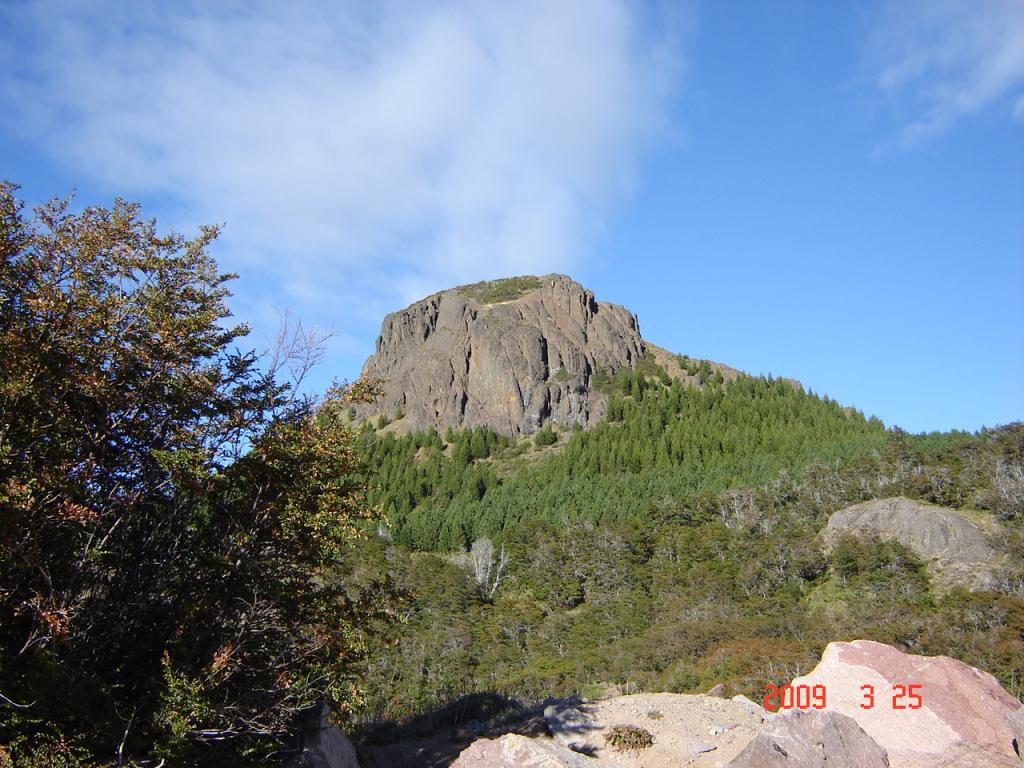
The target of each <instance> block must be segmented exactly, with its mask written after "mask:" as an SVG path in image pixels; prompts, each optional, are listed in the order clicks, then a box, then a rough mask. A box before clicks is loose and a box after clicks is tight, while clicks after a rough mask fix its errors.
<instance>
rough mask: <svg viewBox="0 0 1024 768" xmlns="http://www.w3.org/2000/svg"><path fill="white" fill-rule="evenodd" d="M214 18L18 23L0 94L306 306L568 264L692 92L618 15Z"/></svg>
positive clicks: (239, 7)
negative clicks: (387, 286) (675, 96)
mask: <svg viewBox="0 0 1024 768" xmlns="http://www.w3.org/2000/svg"><path fill="white" fill-rule="evenodd" d="M215 7H216V8H217V10H213V8H215ZM225 7H228V6H221V5H218V4H205V3H198V2H196V3H157V2H153V3H113V2H110V3H107V2H93V3H89V4H82V3H80V2H76V1H75V0H63V1H57V2H49V3H33V4H25V5H22V6H16V7H15V8H14V9H11V8H10V7H9V8H8V10H7V12H6V13H7V16H6V18H4V19H2V21H5V22H7V24H8V29H9V30H10V31H9V33H8V34H9V35H10V34H14V35H17V37H18V38H19V39H20V40H23V41H25V42H24V43H23V45H22V50H21V53H19V54H18V55H17V58H18V65H17V67H16V68H13V69H8V71H9V72H11V73H12V74H10V75H9V76H8V77H7V79H6V82H4V81H2V80H0V94H2V95H3V98H4V101H5V102H6V103H7V104H9V105H10V106H11V109H10V111H9V115H10V116H11V120H12V122H15V121H16V122H17V123H19V124H20V125H22V126H23V127H24V128H25V130H26V131H28V132H30V133H31V135H33V136H35V137H37V138H38V141H40V142H41V143H42V144H43V145H44V146H45V147H46V148H47V149H48V150H49V151H50V152H51V153H52V154H53V156H54V157H55V158H57V159H59V160H60V161H62V162H65V163H67V164H68V165H69V166H70V168H71V169H72V170H73V171H74V172H76V173H83V174H88V175H89V177H90V178H93V179H96V180H98V181H100V182H101V183H103V184H105V185H107V186H108V187H109V188H111V189H112V190H114V191H116V192H119V193H123V194H125V195H126V196H129V197H131V196H138V195H154V196H167V197H169V198H170V199H171V200H173V201H175V202H176V203H177V204H178V205H179V206H182V207H183V209H184V211H185V213H184V214H183V216H185V217H187V218H188V220H189V221H226V222H227V223H228V229H227V231H226V235H225V238H226V240H227V241H228V242H229V244H230V245H229V248H230V252H231V254H233V256H232V262H233V263H231V265H230V266H231V267H232V268H236V269H240V270H243V271H250V270H252V269H254V268H255V269H257V270H262V271H263V272H264V273H265V274H266V275H276V276H277V277H278V279H279V281H280V283H279V285H280V290H282V291H283V292H284V293H286V294H288V295H289V296H290V297H291V299H292V300H296V299H301V300H302V301H303V302H308V303H312V304H314V305H316V304H326V305H327V306H332V305H336V303H337V297H338V296H339V295H341V296H349V297H350V296H351V295H352V293H353V290H354V289H356V288H365V287H367V286H372V285H374V284H379V282H380V281H381V280H385V279H386V280H388V281H389V282H391V283H392V284H393V285H397V286H399V290H402V291H403V292H412V291H420V290H424V289H425V288H436V287H438V286H439V285H442V284H444V283H446V282H450V281H453V280H469V279H479V278H480V277H486V276H495V275H498V274H501V273H516V274H519V273H524V272H542V271H549V270H555V269H571V268H572V267H573V266H576V265H578V264H579V260H580V259H581V257H582V254H583V253H584V252H585V248H586V245H587V243H588V242H589V241H590V239H591V238H592V237H594V236H595V234H597V233H599V231H600V226H601V224H600V223H601V219H602V215H603V214H604V213H606V212H607V210H608V206H609V205H610V204H611V203H613V202H614V201H615V200H616V199H618V198H620V196H621V195H623V194H624V193H626V192H628V189H629V186H630V182H631V178H632V177H633V175H634V174H635V172H636V171H637V167H638V162H639V161H640V159H641V158H642V156H643V153H644V151H645V149H646V148H648V147H649V145H650V142H651V140H652V138H653V137H655V136H656V135H657V134H658V132H659V131H660V130H661V129H662V127H663V126H664V123H665V120H666V114H667V109H668V103H669V100H670V99H671V96H672V93H673V89H674V87H675V85H676V84H677V83H678V80H679V77H680V75H681V69H682V68H681V59H680V55H679V46H678V34H677V33H678V32H679V21H680V19H679V18H672V14H671V12H670V11H668V10H666V9H657V8H653V7H649V6H636V5H632V4H629V3H627V2H626V1H625V0H559V2H549V1H548V0H521V1H517V2H515V3H483V2H449V3H440V4H435V3H414V2H408V3H405V2H389V3H382V4H372V3H371V4H361V3H351V4H343V5H342V4H338V5H333V6H332V7H331V8H330V9H329V10H327V9H326V4H323V5H321V4H315V3H309V4H294V3H276V2H263V3H238V4H230V7H231V9H232V12H226V11H225V10H223V9H224V8H225ZM13 58H14V56H12V59H13ZM2 63H4V62H2V61H0V64H2ZM405 298H410V296H406V297H405ZM286 300H287V297H286ZM383 300H384V301H392V300H393V297H392V299H383ZM367 310H368V311H373V312H377V311H378V307H376V306H374V307H372V308H371V307H369V306H367Z"/></svg>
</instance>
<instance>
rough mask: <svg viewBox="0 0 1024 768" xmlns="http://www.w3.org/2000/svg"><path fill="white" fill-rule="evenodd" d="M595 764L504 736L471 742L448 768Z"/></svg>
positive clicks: (546, 767) (534, 742)
mask: <svg viewBox="0 0 1024 768" xmlns="http://www.w3.org/2000/svg"><path fill="white" fill-rule="evenodd" d="M597 764H598V763H597V761H596V760H594V759H593V758H590V757H587V756H586V755H581V754H580V753H579V752H573V751H572V750H571V749H566V748H565V747H563V746H560V745H558V744H553V743H550V742H546V741H540V740H538V739H529V738H527V737H526V736H520V735H519V734H516V733H508V734H505V735H504V736H502V737H501V738H500V739H478V740H477V741H474V742H473V743H472V744H470V745H469V746H468V747H466V749H464V750H463V751H462V754H460V755H459V757H458V759H457V760H456V761H455V762H454V763H452V764H451V766H450V768H593V767H594V766H596V765H597Z"/></svg>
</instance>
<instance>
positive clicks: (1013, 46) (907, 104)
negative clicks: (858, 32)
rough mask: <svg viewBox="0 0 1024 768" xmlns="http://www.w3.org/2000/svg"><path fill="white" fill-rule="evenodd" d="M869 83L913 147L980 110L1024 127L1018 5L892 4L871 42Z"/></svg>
mask: <svg viewBox="0 0 1024 768" xmlns="http://www.w3.org/2000/svg"><path fill="white" fill-rule="evenodd" d="M870 50H871V59H872V65H873V67H874V70H875V74H876V83H877V87H878V88H879V89H880V91H881V92H882V93H883V94H885V95H886V96H887V97H888V98H889V99H890V102H891V104H892V105H893V106H894V108H895V109H896V111H897V114H898V115H899V116H900V119H901V123H902V127H901V129H900V135H899V143H901V144H902V145H913V144H917V143H919V142H921V141H924V140H927V139H928V138H929V137H932V136H934V135H936V134H938V133H941V132H942V131H944V130H946V129H948V128H949V127H950V126H952V125H953V124H954V123H955V122H956V121H957V120H960V119H961V118H964V117H967V116H969V115H972V114H974V113H977V112H980V111H981V110H984V109H988V108H991V109H996V110H1000V111H1001V112H1003V113H1004V114H1005V115H1006V116H1007V118H1010V119H1014V120H1019V121H1022V122H1024V2H1021V0H899V2H895V1H892V2H888V3H886V4H884V5H883V6H882V10H881V12H880V14H879V17H878V19H877V24H876V26H875V29H874V33H873V37H872V41H871V48H870Z"/></svg>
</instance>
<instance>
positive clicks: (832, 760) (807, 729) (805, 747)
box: [729, 710, 889, 768]
mask: <svg viewBox="0 0 1024 768" xmlns="http://www.w3.org/2000/svg"><path fill="white" fill-rule="evenodd" d="M729 768H889V760H888V757H887V756H886V754H885V750H884V749H883V748H882V747H880V746H879V745H878V743H877V742H876V741H875V740H874V739H872V738H871V737H870V736H869V735H868V734H867V733H865V732H864V729H863V728H861V727H860V726H859V725H857V721H856V720H854V719H853V718H852V717H847V716H846V715H841V714H839V713H837V712H817V711H813V710H812V711H809V712H802V711H792V712H789V713H787V714H785V715H780V716H779V717H776V718H774V719H773V720H772V722H771V724H770V726H769V727H768V730H767V731H765V732H764V733H762V734H760V735H758V736H756V737H755V738H754V739H753V741H751V742H750V743H749V744H747V746H746V748H745V749H744V750H743V751H742V752H741V753H740V754H739V755H738V756H737V757H736V759H734V760H733V761H732V762H730V763H729Z"/></svg>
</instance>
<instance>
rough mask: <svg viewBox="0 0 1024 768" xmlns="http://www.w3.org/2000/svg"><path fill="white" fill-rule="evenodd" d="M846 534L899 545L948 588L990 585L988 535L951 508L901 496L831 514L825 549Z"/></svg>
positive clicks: (991, 583)
mask: <svg viewBox="0 0 1024 768" xmlns="http://www.w3.org/2000/svg"><path fill="white" fill-rule="evenodd" d="M844 533H852V534H854V535H856V536H858V537H862V538H863V537H869V536H877V537H879V538H881V539H892V540H896V541H899V542H900V543H901V544H902V545H903V546H905V547H907V549H910V550H912V551H913V552H914V553H915V554H916V555H917V556H918V557H920V558H921V559H922V560H925V561H926V562H928V563H929V565H930V566H931V568H932V571H933V575H934V576H935V577H936V578H937V579H938V580H939V581H940V582H943V583H946V584H960V585H963V586H966V587H968V588H971V589H989V588H991V587H992V586H993V584H994V581H993V578H992V566H993V561H994V559H995V556H996V552H995V549H994V548H993V547H992V544H991V543H990V541H989V537H988V535H987V534H986V532H985V531H984V530H983V529H982V528H981V527H980V526H979V525H977V524H976V523H974V522H972V521H970V520H968V519H967V518H966V517H964V515H962V514H961V513H959V512H957V511H956V510H953V509H946V508H945V507H937V506H933V505H931V504H924V503H922V502H919V501H913V500H912V499H907V498H903V497H896V498H890V499H874V500H872V501H865V502H863V503H862V504H854V505H853V506H852V507H847V508H846V509H841V510H839V511H838V512H834V513H833V514H832V516H831V517H830V518H829V520H828V525H827V526H826V527H825V531H824V538H825V543H826V545H827V546H831V545H833V544H834V543H835V541H836V539H837V538H838V537H839V536H841V535H842V534H844Z"/></svg>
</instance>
